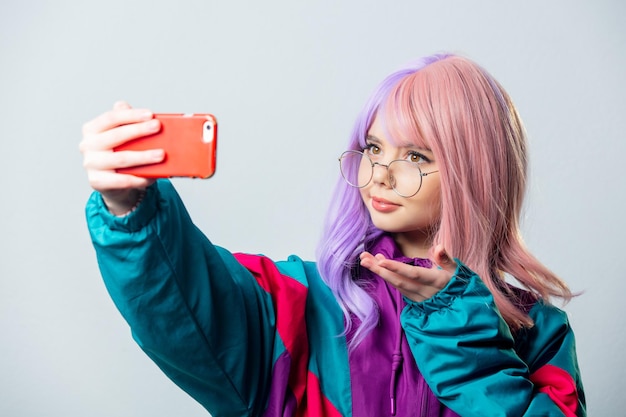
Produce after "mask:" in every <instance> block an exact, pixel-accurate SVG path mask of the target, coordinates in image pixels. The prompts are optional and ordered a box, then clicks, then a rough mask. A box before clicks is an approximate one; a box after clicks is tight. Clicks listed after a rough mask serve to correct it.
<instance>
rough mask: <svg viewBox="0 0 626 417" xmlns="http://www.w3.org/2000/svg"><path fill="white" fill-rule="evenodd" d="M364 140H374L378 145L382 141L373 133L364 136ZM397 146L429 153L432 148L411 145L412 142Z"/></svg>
mask: <svg viewBox="0 0 626 417" xmlns="http://www.w3.org/2000/svg"><path fill="white" fill-rule="evenodd" d="M365 141H366V142H375V143H376V144H379V145H380V144H382V142H383V141H382V140H381V139H379V138H378V137H376V136H374V135H370V134H368V135H367V136H365ZM387 142H388V141H387ZM393 146H395V145H393ZM398 148H403V149H406V150H412V151H418V152H428V153H430V154H432V153H433V151H432V149H428V148H422V147H421V146H416V145H412V144H405V145H400V146H398Z"/></svg>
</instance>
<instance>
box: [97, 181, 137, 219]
mask: <svg viewBox="0 0 626 417" xmlns="http://www.w3.org/2000/svg"><path fill="white" fill-rule="evenodd" d="M145 195H146V190H145V189H144V188H133V189H131V190H124V192H121V193H119V192H117V193H114V194H113V195H111V194H110V193H107V194H105V193H102V200H103V201H104V204H105V205H106V207H107V209H108V210H109V212H110V213H111V214H113V215H114V216H117V217H124V216H127V215H129V214H130V213H132V212H133V211H135V210H136V209H137V207H138V206H139V204H140V203H141V201H142V200H143V198H144V196H145Z"/></svg>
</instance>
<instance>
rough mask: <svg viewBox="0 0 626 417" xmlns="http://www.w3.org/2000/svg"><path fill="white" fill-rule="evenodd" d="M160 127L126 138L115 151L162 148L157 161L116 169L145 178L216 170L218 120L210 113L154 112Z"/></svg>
mask: <svg viewBox="0 0 626 417" xmlns="http://www.w3.org/2000/svg"><path fill="white" fill-rule="evenodd" d="M154 117H155V118H157V119H159V120H160V121H161V130H160V131H159V132H157V133H155V134H153V135H149V136H144V137H141V138H138V139H134V140H131V141H129V142H126V143H124V144H122V145H120V146H118V147H116V148H115V149H114V150H115V151H124V150H132V151H143V150H149V149H163V150H164V151H165V159H164V160H163V162H160V163H158V164H150V165H141V166H136V167H130V168H120V169H118V170H117V172H120V173H124V174H132V175H137V176H139V177H146V178H168V177H195V178H209V177H211V176H213V174H214V173H215V160H216V150H217V121H216V119H215V116H213V115H212V114H155V115H154Z"/></svg>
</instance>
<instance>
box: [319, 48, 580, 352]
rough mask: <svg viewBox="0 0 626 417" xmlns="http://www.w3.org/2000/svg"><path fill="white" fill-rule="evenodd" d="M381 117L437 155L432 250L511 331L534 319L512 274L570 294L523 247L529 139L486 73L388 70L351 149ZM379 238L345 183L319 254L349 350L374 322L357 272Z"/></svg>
mask: <svg viewBox="0 0 626 417" xmlns="http://www.w3.org/2000/svg"><path fill="white" fill-rule="evenodd" d="M377 115H378V116H380V117H382V119H383V121H384V125H385V128H386V129H387V132H388V135H389V138H390V140H392V141H394V142H398V143H403V144H406V143H412V144H415V145H418V146H426V147H428V148H429V149H431V150H432V152H433V155H434V157H435V160H436V161H438V168H439V173H440V178H441V217H440V221H439V224H438V227H436V228H435V230H434V232H433V235H432V241H433V242H432V243H433V245H436V244H439V243H441V244H443V246H444V248H445V249H446V251H447V252H448V254H450V255H451V256H453V257H455V258H458V259H460V260H461V261H462V262H464V263H465V264H466V265H467V266H469V267H470V268H471V269H472V270H473V271H474V272H476V273H477V274H478V275H479V276H480V277H481V278H482V280H483V282H484V283H485V284H486V285H487V287H488V288H489V289H490V291H491V293H492V294H493V297H494V299H495V302H496V305H497V306H498V308H499V310H500V313H501V314H502V316H503V318H504V319H505V320H506V322H507V323H508V325H509V327H510V328H511V330H513V331H516V330H519V329H520V328H522V327H531V326H532V325H533V322H532V320H531V319H530V317H528V315H527V314H526V312H525V311H524V309H523V308H521V306H520V303H519V300H517V299H516V297H515V292H514V291H511V289H510V287H509V286H508V285H506V282H505V279H506V278H505V277H506V274H508V275H510V276H512V277H514V278H515V279H516V280H517V282H518V283H519V285H521V286H522V287H524V288H525V289H527V290H529V291H530V292H532V293H533V294H535V295H536V296H537V297H540V298H542V299H544V300H546V301H547V302H548V301H549V299H550V298H551V297H552V296H556V297H560V298H562V299H564V300H566V301H567V300H569V299H570V298H571V297H572V293H571V291H570V290H569V289H568V287H567V285H566V284H565V283H564V282H563V281H562V280H560V279H559V278H558V277H557V276H556V275H555V274H554V273H552V272H551V271H550V270H549V269H548V268H546V267H545V266H544V265H543V264H542V263H541V262H539V261H538V260H537V259H536V258H535V257H534V256H533V255H532V254H531V253H530V252H529V251H528V250H527V248H526V246H525V245H524V242H523V240H522V237H521V233H520V215H521V211H522V203H523V199H524V194H525V191H526V175H527V174H526V172H527V143H526V133H525V130H524V127H523V125H522V122H521V119H520V117H519V115H518V113H517V110H516V109H515V106H514V105H513V103H512V101H511V99H510V97H509V95H508V94H507V93H506V91H505V90H504V89H503V88H502V86H501V85H500V84H499V83H498V82H497V81H496V80H495V79H494V78H493V77H492V76H491V75H490V74H489V73H487V72H486V71H485V70H484V69H483V68H481V67H480V66H478V65H477V64H476V63H474V62H472V61H471V60H469V59H467V58H464V57H460V56H456V55H451V54H440V55H433V56H429V57H424V58H421V59H419V60H417V61H416V62H414V63H412V64H411V65H408V66H407V67H405V68H403V69H401V70H399V71H396V72H394V73H392V74H391V75H389V76H388V77H387V78H385V79H384V80H383V81H382V83H380V85H379V86H378V87H377V88H376V89H375V91H374V92H373V94H372V95H371V97H370V98H369V100H368V101H367V102H366V104H365V106H364V108H363V110H362V111H361V113H360V114H359V115H358V117H357V120H356V123H355V125H354V129H353V132H352V135H351V137H350V141H349V143H348V149H354V150H360V149H363V148H364V147H365V138H366V136H367V131H368V130H369V128H370V126H371V124H372V122H373V120H374V118H375V117H376V116H377ZM381 233H383V232H382V231H381V230H379V229H377V228H376V227H375V226H374V225H373V224H372V221H371V219H370V216H369V213H368V211H367V209H366V207H365V204H364V203H363V201H362V199H361V196H360V193H359V190H358V189H356V188H353V187H350V186H349V185H347V184H346V183H345V181H343V180H342V179H341V177H339V180H338V182H337V185H336V187H335V191H334V194H333V197H332V199H331V206H330V208H329V210H328V213H327V218H326V222H325V226H324V231H323V234H322V239H321V241H320V244H319V246H318V252H317V257H318V268H319V271H320V274H321V276H322V278H323V279H324V281H325V282H326V284H327V285H328V286H329V287H330V289H331V291H332V292H333V294H334V295H335V297H336V299H337V300H338V302H339V304H340V306H341V308H342V309H343V312H344V315H345V318H346V320H345V322H346V326H347V328H346V332H352V334H353V335H354V336H353V338H352V342H351V346H356V345H357V344H358V343H359V342H360V341H362V340H363V338H364V337H365V336H366V335H367V334H368V333H369V331H370V330H371V329H372V328H373V327H374V326H375V325H376V324H377V322H378V317H379V312H378V308H377V305H376V304H375V302H374V300H373V299H372V298H371V297H370V296H369V295H368V293H367V291H366V283H364V282H361V281H359V279H357V278H356V277H355V274H354V268H355V267H356V265H357V264H358V257H359V254H360V253H361V252H362V251H363V250H364V247H365V245H367V243H368V242H371V241H372V240H373V239H375V238H376V237H378V236H379V235H380V234H381ZM353 316H355V317H356V318H358V321H357V323H358V325H357V328H356V329H352V328H351V327H352V326H353V320H352V317H353Z"/></svg>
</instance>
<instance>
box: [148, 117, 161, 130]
mask: <svg viewBox="0 0 626 417" xmlns="http://www.w3.org/2000/svg"><path fill="white" fill-rule="evenodd" d="M159 127H160V123H159V121H158V120H156V119H155V120H151V121H149V122H148V124H147V128H148V129H149V130H151V131H155V130H159Z"/></svg>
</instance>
